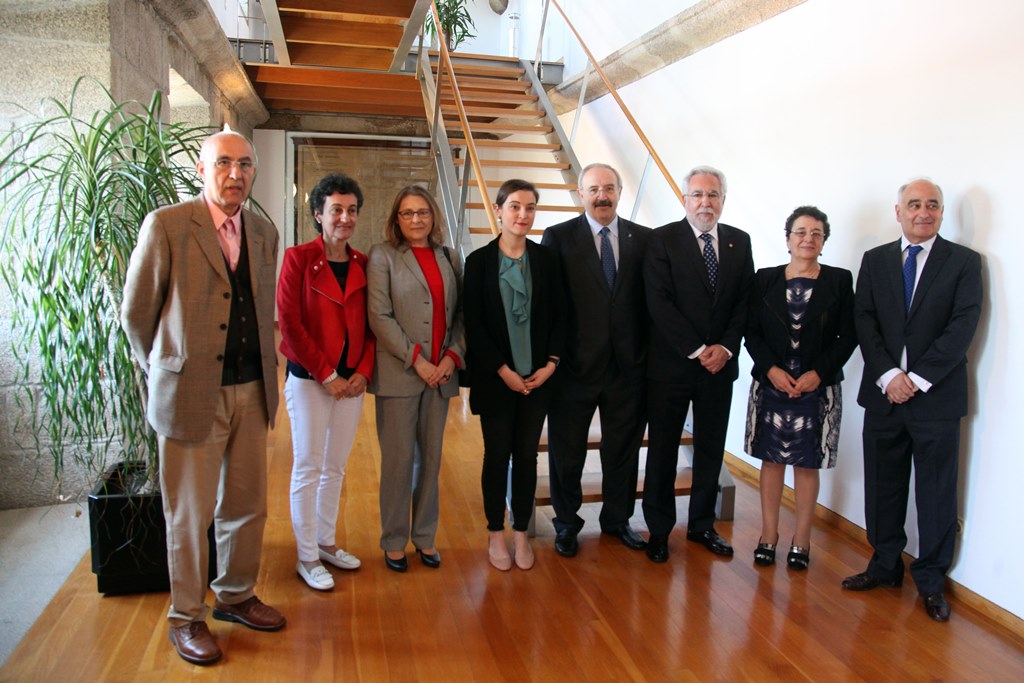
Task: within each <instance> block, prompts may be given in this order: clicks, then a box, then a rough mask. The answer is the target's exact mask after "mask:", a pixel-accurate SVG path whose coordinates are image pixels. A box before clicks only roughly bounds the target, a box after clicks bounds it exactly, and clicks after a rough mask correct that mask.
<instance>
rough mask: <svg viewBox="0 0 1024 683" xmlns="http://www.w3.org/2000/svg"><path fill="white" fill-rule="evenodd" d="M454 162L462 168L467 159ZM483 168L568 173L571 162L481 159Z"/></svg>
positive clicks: (463, 158) (454, 160)
mask: <svg viewBox="0 0 1024 683" xmlns="http://www.w3.org/2000/svg"><path fill="white" fill-rule="evenodd" d="M452 162H453V163H454V164H455V165H456V166H462V165H464V164H465V163H466V159H465V157H460V158H458V159H452ZM480 165H481V166H489V167H491V168H553V169H556V170H561V171H567V170H569V162H565V163H560V162H557V161H518V160H516V159H481V160H480Z"/></svg>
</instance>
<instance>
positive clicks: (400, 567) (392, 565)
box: [384, 553, 409, 573]
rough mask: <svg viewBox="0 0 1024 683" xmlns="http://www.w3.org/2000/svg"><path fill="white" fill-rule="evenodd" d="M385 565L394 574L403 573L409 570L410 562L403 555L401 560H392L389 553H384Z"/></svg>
mask: <svg viewBox="0 0 1024 683" xmlns="http://www.w3.org/2000/svg"><path fill="white" fill-rule="evenodd" d="M384 564H386V565H387V566H388V569H390V570H391V571H393V572H398V573H402V572H404V571H406V570H407V569H409V560H407V559H406V558H405V555H402V557H401V558H400V559H397V560H392V559H391V558H390V557H388V554H387V553H384Z"/></svg>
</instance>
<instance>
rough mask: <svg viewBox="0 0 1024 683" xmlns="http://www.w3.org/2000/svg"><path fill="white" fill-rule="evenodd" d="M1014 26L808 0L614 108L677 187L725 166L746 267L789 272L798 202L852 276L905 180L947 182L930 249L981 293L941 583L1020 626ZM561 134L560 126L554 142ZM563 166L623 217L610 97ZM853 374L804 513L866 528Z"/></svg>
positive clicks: (628, 195)
mask: <svg viewBox="0 0 1024 683" xmlns="http://www.w3.org/2000/svg"><path fill="white" fill-rule="evenodd" d="M615 7H616V9H615V10H614V11H612V10H608V12H610V13H613V14H614V13H618V14H620V15H621V16H618V15H616V16H606V17H605V21H606V23H608V24H609V25H620V24H621V20H622V19H623V18H624V17H627V16H630V15H634V14H642V13H643V12H644V9H642V4H641V3H629V4H628V5H626V4H624V3H621V4H616V5H615ZM1022 25H1024V3H1021V2H1020V1H1019V0H991V1H989V2H983V3H968V4H965V3H963V2H955V1H952V0H898V1H892V0H889V1H886V0H859V1H857V2H853V1H847V2H835V1H834V0H831V1H829V0H810V1H809V2H807V3H805V4H803V5H800V6H798V7H795V8H793V9H791V10H789V11H787V12H784V13H782V14H781V15H779V16H777V17H775V18H773V19H770V20H769V21H767V22H766V23H764V24H761V25H759V26H757V27H754V28H752V29H749V30H747V31H745V32H743V33H741V34H739V35H737V36H734V37H732V38H729V39H727V40H725V41H723V42H721V43H718V44H716V45H714V46H712V47H710V48H707V49H705V50H703V51H701V52H699V53H697V54H695V55H693V56H691V57H689V58H687V59H685V60H683V61H682V62H678V63H676V64H674V65H672V66H670V67H668V68H665V69H662V70H661V71H658V72H656V73H654V74H652V75H650V76H648V77H646V78H644V79H643V80H641V81H639V82H638V83H635V84H633V85H630V86H627V87H626V88H624V89H623V91H622V95H623V97H624V99H625V100H626V103H627V105H628V106H629V107H630V108H631V110H632V112H633V114H634V115H635V116H636V118H637V119H638V121H639V123H640V126H641V127H642V128H643V130H644V131H645V133H646V134H647V135H648V136H649V137H650V138H651V140H652V141H653V143H654V145H655V147H656V148H657V149H658V151H659V153H660V154H661V155H662V156H663V158H664V159H665V160H666V162H667V164H668V166H669V168H670V169H671V171H672V173H673V175H674V176H675V177H676V179H677V180H678V179H681V177H682V176H683V175H684V174H685V172H686V171H687V170H688V169H689V168H691V167H692V166H695V165H697V164H705V163H706V164H712V165H714V166H717V167H719V168H721V169H722V170H723V171H725V173H726V174H727V176H728V178H729V196H728V201H727V202H726V205H725V211H724V215H723V221H724V222H726V223H730V224H733V225H736V226H739V227H741V228H743V229H745V230H747V231H748V232H750V233H751V235H752V237H753V243H754V256H755V262H756V265H757V266H758V267H764V266H769V265H774V264H778V263H783V262H785V261H787V259H788V257H787V254H786V251H785V246H784V238H783V233H782V228H783V221H784V219H785V217H786V216H787V215H788V213H789V212H790V211H791V210H792V209H793V207H795V206H798V205H800V204H805V203H812V204H816V205H818V206H819V207H821V208H822V209H823V210H825V211H826V212H827V213H828V214H829V217H830V220H831V223H832V232H833V236H832V238H831V239H830V240H829V242H828V244H827V245H826V246H825V250H824V254H823V261H825V262H828V263H831V264H833V265H838V266H842V267H845V268H849V269H851V270H853V271H854V272H855V273H856V271H857V269H858V266H859V263H860V257H861V254H862V253H863V252H864V251H865V250H866V249H867V248H869V247H872V246H875V245H877V244H880V243H882V242H886V241H889V240H893V239H896V238H897V237H898V236H899V234H900V233H899V227H898V225H897V223H896V221H895V218H894V213H893V205H894V203H895V192H896V189H897V187H898V186H899V185H900V184H901V183H902V182H904V181H905V180H906V179H908V178H911V177H913V176H917V175H928V176H930V177H932V178H933V179H934V180H936V181H937V182H938V183H940V184H941V185H942V187H943V189H944V190H945V197H946V214H945V222H944V224H943V226H942V234H943V235H944V236H945V237H947V238H949V239H952V240H954V241H957V242H960V243H962V244H965V245H967V246H969V247H971V248H973V249H975V250H977V251H980V252H981V253H982V254H983V256H984V264H985V272H984V279H985V283H986V285H985V286H986V292H985V294H986V297H985V298H986V303H985V307H984V310H983V314H982V319H981V324H980V326H979V329H978V333H977V336H976V338H975V342H974V346H973V348H972V350H971V352H970V363H971V368H972V371H973V377H974V379H973V386H972V387H971V404H970V406H971V407H970V414H969V415H968V417H967V418H966V419H965V420H964V421H963V435H962V456H961V486H960V491H961V500H960V510H961V514H960V516H961V517H962V518H963V519H964V521H965V525H966V527H965V532H964V535H963V537H962V538H961V539H960V543H959V548H958V553H957V559H956V562H955V564H954V566H953V569H952V572H951V576H952V578H953V579H954V580H956V581H957V582H958V583H960V584H962V585H963V586H965V587H967V588H969V589H970V590H972V591H975V592H977V593H979V594H980V595H982V596H984V597H985V598H987V599H989V600H991V601H993V602H994V603H996V604H998V605H1000V606H1002V607H1004V608H1005V609H1007V610H1009V611H1010V612H1012V613H1014V614H1016V615H1017V616H1022V617H1024V593H1022V592H1021V591H1020V590H1019V586H1018V585H1017V584H1018V581H1017V579H1019V577H1020V566H1021V563H1022V562H1024V544H1022V543H1021V535H1020V532H1019V531H1018V530H1017V523H1018V522H1017V519H1016V511H1017V508H1016V506H1015V505H1014V501H1015V499H1016V497H1017V496H1019V495H1020V494H1019V489H1020V487H1021V482H1022V481H1024V458H1021V457H1020V456H1019V450H1020V438H1019V436H1018V434H1017V431H1016V429H1015V426H1016V425H1015V421H1016V415H1015V413H1014V411H1013V407H1012V406H1014V405H1017V404H1016V395H1017V394H1019V390H1020V387H1022V386H1024V366H1022V364H1021V363H1020V362H1019V361H1017V360H1016V359H1015V358H1014V357H1013V356H1011V352H1012V351H1013V350H1014V349H1015V347H1018V345H1022V346H1024V329H1022V321H1024V315H1022V314H1021V313H1020V310H1021V309H1019V308H1018V309H1017V311H1018V313H1017V314H1011V304H1010V299H1009V293H1010V292H1013V291H1015V290H1020V289H1022V288H1024V269H1021V270H1017V269H1014V268H1012V267H1008V261H1009V259H1008V258H1007V257H1005V256H1003V255H1002V254H1006V253H1010V252H1011V250H1019V249H1021V248H1022V247H1024V239H1022V237H1021V234H1022V233H1021V231H1020V228H1019V226H1018V225H1017V221H1018V220H1019V215H1018V211H1017V209H1018V207H1017V206H1016V196H1017V195H1016V193H1017V192H1019V191H1020V189H1019V178H1020V170H1019V166H1020V162H1021V160H1022V159H1024V126H1022V124H1021V122H1022V121H1024V88H1022V87H1021V86H1022V80H1021V79H1022V73H1024V42H1022V41H1021V39H1020V35H1021V33H1020V27H1021V26H1022ZM631 37H632V36H623V42H625V41H626V39H628V38H631ZM571 119H572V114H567V115H566V116H565V117H564V118H563V121H562V123H563V126H565V127H566V128H567V129H568V127H569V126H570V125H571V123H572V121H571ZM576 153H577V156H578V157H579V158H580V161H581V162H582V163H588V162H591V161H596V160H603V161H608V162H610V163H613V164H615V165H617V166H618V167H619V168H620V170H622V171H623V175H624V179H625V184H626V191H625V192H624V198H623V204H622V208H621V209H620V213H622V214H625V215H628V212H629V210H630V209H631V207H632V193H633V192H634V191H635V188H636V186H637V184H638V182H639V176H640V172H641V171H642V168H643V163H644V160H645V158H646V153H645V152H644V151H643V150H642V148H641V147H640V145H639V143H638V142H637V141H636V139H635V138H634V136H633V135H632V133H631V132H627V130H626V126H625V123H624V120H623V119H622V117H621V115H620V114H619V113H618V110H617V108H615V105H614V103H613V102H612V101H611V99H610V98H608V97H605V98H602V99H601V100H599V101H597V102H595V103H593V104H591V105H589V106H588V107H587V108H586V111H585V112H584V114H583V120H582V122H581V129H580V134H579V137H578V138H577V145H576ZM648 187H649V190H648V195H647V197H645V199H644V200H643V204H642V207H641V213H640V215H639V220H640V222H643V223H646V224H648V225H652V226H657V225H660V224H663V223H665V222H668V221H670V220H675V219H678V218H679V217H681V216H682V213H683V212H682V208H681V206H680V205H679V203H678V201H677V200H676V199H675V197H674V196H673V195H672V194H671V193H670V192H669V190H668V189H667V185H665V183H664V182H662V181H660V180H659V181H656V182H653V183H651V184H649V186H648ZM742 363H743V364H742V369H741V372H742V375H741V379H740V381H739V382H737V384H736V395H735V399H734V401H733V408H732V419H731V424H730V433H729V441H728V444H727V448H728V449H729V450H730V451H731V452H732V453H736V454H740V453H742V451H743V428H744V414H745V410H746V392H747V390H748V387H749V379H748V377H749V368H750V362H749V359H748V357H747V356H746V354H744V355H743V358H742ZM862 368H863V363H862V361H861V359H860V355H859V353H857V354H854V358H853V359H852V360H851V361H850V363H849V364H848V365H847V368H846V371H847V380H846V382H845V384H844V398H845V404H846V415H845V417H844V422H843V435H842V440H841V452H840V458H839V465H838V468H837V469H836V470H835V471H832V472H828V473H825V474H823V476H822V488H821V496H820V499H819V500H820V502H821V503H822V504H823V505H825V506H826V507H828V508H830V509H832V510H835V511H836V512H838V513H839V514H841V515H843V516H844V517H846V518H848V519H850V520H853V521H854V522H856V523H858V524H860V525H862V526H863V524H864V509H863V502H864V501H863V464H862V449H861V444H860V431H861V427H862V424H863V411H862V409H861V408H860V407H859V406H858V405H857V404H856V392H857V387H858V383H859V381H860V377H861V371H862ZM1015 390H1016V391H1015ZM751 462H755V463H756V461H751ZM911 507H913V506H911ZM736 523H737V524H752V525H756V524H758V523H759V521H758V520H756V519H738V520H737V521H736ZM907 526H908V529H907V531H908V535H909V536H910V545H909V547H908V550H909V551H910V552H911V553H916V551H917V538H916V535H917V534H916V527H915V518H914V513H913V510H912V511H911V515H910V520H909V522H908V525H907ZM786 531H787V530H784V531H783V534H784V535H785V533H786ZM851 569H853V570H856V571H860V570H861V569H862V567H852V568H851Z"/></svg>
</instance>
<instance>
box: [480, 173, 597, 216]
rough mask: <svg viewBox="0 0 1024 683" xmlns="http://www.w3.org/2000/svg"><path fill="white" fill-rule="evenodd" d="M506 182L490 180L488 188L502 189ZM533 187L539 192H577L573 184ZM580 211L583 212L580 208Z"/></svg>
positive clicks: (551, 184)
mask: <svg viewBox="0 0 1024 683" xmlns="http://www.w3.org/2000/svg"><path fill="white" fill-rule="evenodd" d="M504 182H505V181H504V180H488V181H487V187H501V186H502V184H503V183H504ZM533 186H534V187H536V188H537V189H538V190H566V191H569V192H575V191H576V186H575V185H573V184H572V183H533ZM580 211H583V209H582V208H580Z"/></svg>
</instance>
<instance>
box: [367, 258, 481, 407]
mask: <svg viewBox="0 0 1024 683" xmlns="http://www.w3.org/2000/svg"><path fill="white" fill-rule="evenodd" d="M449 256H450V258H449ZM449 256H445V253H444V250H443V249H442V248H441V247H437V248H435V249H434V258H435V259H437V267H438V269H439V270H440V271H441V277H442V279H443V280H444V299H445V301H444V310H445V316H446V321H445V323H446V328H447V334H446V336H445V340H444V349H443V350H450V351H452V352H454V353H455V354H457V355H458V356H459V358H460V359H461V358H465V354H466V341H465V331H464V330H463V325H462V264H461V263H460V261H459V257H458V254H456V253H455V252H454V251H450V252H449ZM366 288H367V311H368V313H369V319H370V328H371V329H372V330H373V333H374V334H375V335H376V336H377V366H376V368H375V369H374V373H373V381H372V383H371V385H370V388H369V390H370V391H371V392H373V393H375V394H378V395H380V396H415V395H417V394H419V393H420V392H422V391H423V388H424V387H425V386H426V385H425V384H424V382H423V380H422V379H420V376H419V375H417V374H416V371H415V370H414V369H413V367H412V364H413V361H414V360H415V357H414V356H413V351H414V350H415V348H416V345H417V344H419V345H420V349H421V350H422V353H423V356H424V357H426V358H428V359H429V358H430V356H431V348H430V347H431V323H432V318H433V305H432V303H431V300H430V289H429V287H428V286H427V279H426V277H424V275H423V270H422V269H421V268H420V264H419V262H417V261H416V255H415V254H413V251H412V249H411V248H410V247H409V245H408V244H403V245H402V246H400V247H393V246H391V245H390V244H388V243H387V242H382V243H380V244H376V245H374V247H373V248H372V249H371V250H370V260H369V265H368V266H367V272H366ZM440 389H441V395H442V396H444V397H445V398H451V397H452V396H458V394H459V379H458V373H452V377H451V379H450V380H448V382H447V383H446V384H444V385H442V386H441V387H440Z"/></svg>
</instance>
